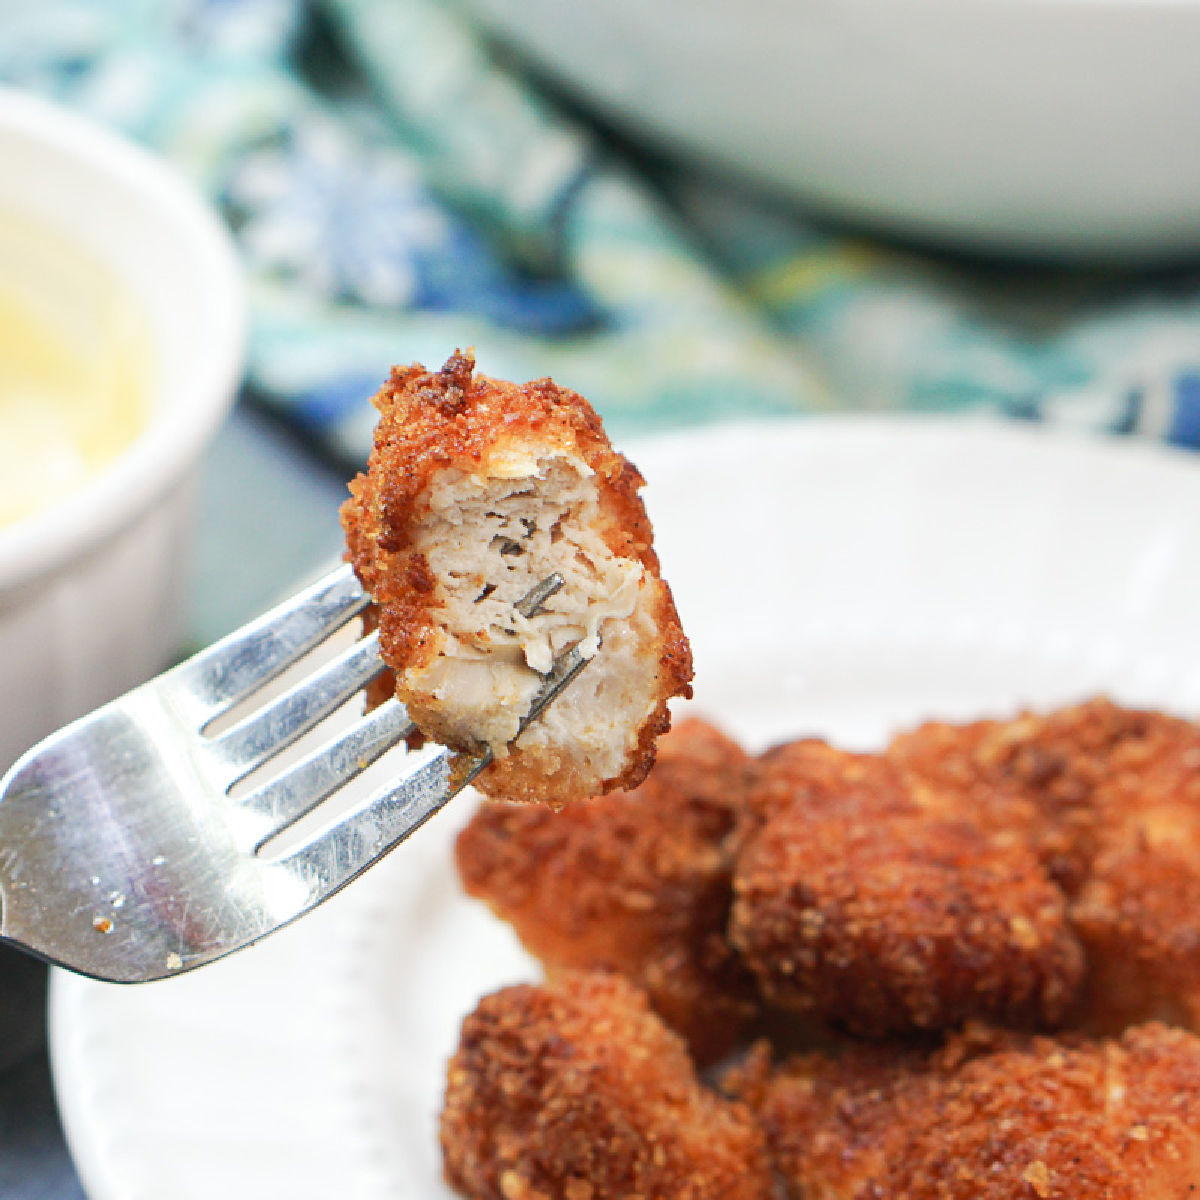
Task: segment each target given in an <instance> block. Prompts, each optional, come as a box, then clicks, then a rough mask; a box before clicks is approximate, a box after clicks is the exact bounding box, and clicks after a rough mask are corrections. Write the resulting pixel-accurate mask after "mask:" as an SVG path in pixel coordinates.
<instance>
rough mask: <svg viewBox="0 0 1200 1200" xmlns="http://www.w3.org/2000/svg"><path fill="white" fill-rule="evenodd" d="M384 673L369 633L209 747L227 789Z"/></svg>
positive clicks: (374, 632)
mask: <svg viewBox="0 0 1200 1200" xmlns="http://www.w3.org/2000/svg"><path fill="white" fill-rule="evenodd" d="M382 670H384V664H383V660H382V659H381V658H380V657H379V631H378V630H372V632H371V633H369V634H367V636H366V637H364V638H361V639H360V640H359V641H357V642H355V643H354V645H353V646H351V647H350V648H349V649H347V650H344V651H343V652H342V653H341V654H339V655H338V656H337V657H336V658H335V659H333V660H332V661H331V662H329V663H327V664H326V665H325V666H324V667H322V668H321V669H320V670H319V671H315V672H314V673H313V674H312V675H310V676H308V677H307V678H306V679H304V680H302V681H301V682H300V683H298V684H296V686H295V687H293V688H290V689H289V690H288V691H286V692H284V693H283V695H282V696H278V697H276V698H275V699H274V700H272V701H271V703H270V704H268V705H266V706H264V707H263V708H260V709H259V710H258V711H257V712H254V713H252V714H251V715H250V716H248V717H245V718H244V719H243V720H241V721H239V722H238V723H237V724H236V725H234V726H233V727H232V728H231V729H227V730H225V732H224V733H221V734H218V735H217V736H216V737H214V738H212V739H211V740H210V741H209V742H208V749H209V751H210V753H211V754H212V755H213V756H214V757H215V758H216V760H217V762H218V763H219V764H221V766H222V767H223V768H224V770H225V771H226V772H227V774H226V782H227V785H228V786H232V785H233V784H234V783H236V782H237V781H238V780H239V779H241V778H242V777H243V776H245V775H246V774H248V773H249V772H250V771H251V770H253V769H254V768H255V767H257V766H259V765H260V764H261V763H263V762H265V761H266V760H267V759H269V758H271V757H272V756H273V755H275V754H278V753H279V751H281V750H283V749H285V748H286V747H287V746H290V745H291V744H292V743H293V742H294V741H296V739H297V738H299V737H301V736H302V735H303V734H305V733H307V732H308V731H309V730H310V729H312V728H313V726H314V725H316V724H317V723H318V722H319V721H321V720H323V719H324V718H325V717H327V716H329V714H330V713H331V712H333V711H334V710H335V709H337V708H338V707H339V706H340V705H342V704H344V703H345V702H346V701H347V700H349V699H350V697H351V696H353V695H354V693H355V692H357V691H358V690H359V689H360V688H362V687H363V686H364V685H366V684H367V683H369V682H370V681H371V680H372V679H374V678H375V676H376V675H378V674H379V673H380V672H381V671H382Z"/></svg>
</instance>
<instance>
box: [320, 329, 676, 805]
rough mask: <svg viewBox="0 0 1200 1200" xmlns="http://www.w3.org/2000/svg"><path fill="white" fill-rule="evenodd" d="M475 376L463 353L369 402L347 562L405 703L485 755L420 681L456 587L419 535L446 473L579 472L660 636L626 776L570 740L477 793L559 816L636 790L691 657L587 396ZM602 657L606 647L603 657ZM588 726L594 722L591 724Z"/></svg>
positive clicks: (623, 756) (498, 773) (393, 380)
mask: <svg viewBox="0 0 1200 1200" xmlns="http://www.w3.org/2000/svg"><path fill="white" fill-rule="evenodd" d="M474 365H475V364H474V357H473V355H472V354H471V353H470V352H469V351H468V352H462V351H460V352H457V353H456V354H454V355H453V356H452V357H451V358H450V359H449V360H448V361H447V362H446V363H445V365H444V366H443V367H442V368H441V369H440V370H437V371H429V370H426V369H425V368H424V367H423V366H421V365H419V364H414V365H412V366H409V367H395V368H393V369H392V372H391V376H390V378H389V379H388V381H387V382H386V383H385V384H384V386H383V387H382V388H381V389H380V391H379V393H378V394H377V395H376V397H375V398H374V403H375V406H376V407H377V408H378V410H379V414H380V415H379V422H378V425H377V428H376V432H375V443H374V449H373V450H372V453H371V457H370V462H369V465H368V469H367V472H366V473H365V474H362V475H359V476H358V477H357V478H356V479H355V480H353V481H352V482H351V484H350V493H351V494H350V498H349V499H348V500H347V501H346V503H345V504H344V505H343V507H342V523H343V526H344V528H345V532H346V542H347V550H348V557H349V559H350V561H351V562H352V563H353V565H354V568H355V571H356V572H357V574H358V577H359V579H360V580H361V582H362V584H363V587H364V588H365V589H366V590H367V591H368V592H369V593H370V594H371V596H372V598H373V599H374V601H375V605H376V609H377V614H376V616H377V620H378V624H379V631H380V650H381V654H382V657H383V659H384V661H385V662H386V663H387V664H388V665H389V666H390V667H391V668H392V669H393V671H394V673H395V688H396V694H397V695H398V696H399V698H400V699H401V700H402V701H403V702H404V703H405V704H406V705H407V706H408V709H409V713H410V716H411V717H412V718H413V720H414V721H415V722H416V724H417V725H418V727H419V728H420V729H421V730H422V731H423V732H424V733H425V734H427V735H428V736H430V737H433V738H436V739H438V740H441V741H443V742H446V744H449V745H451V746H453V747H454V748H455V749H460V750H468V751H477V750H478V749H479V748H480V747H479V744H478V743H474V742H472V741H470V740H469V739H466V738H464V737H462V736H461V735H460V734H459V733H458V732H457V726H456V725H455V724H454V722H453V721H451V720H449V719H448V717H449V710H450V708H451V707H452V706H451V703H450V702H448V701H443V700H441V699H438V698H437V697H436V696H432V697H431V695H430V693H428V692H427V691H425V690H422V689H421V688H420V687H418V686H417V685H416V683H415V682H414V681H415V679H416V677H417V675H418V673H419V672H421V671H422V670H426V669H428V668H429V667H430V665H431V663H433V661H434V660H435V659H436V658H437V656H438V655H439V652H440V650H441V648H442V647H443V645H444V643H445V634H444V632H443V628H442V624H441V617H440V612H441V610H442V609H443V608H444V603H445V593H446V586H447V581H446V580H444V579H440V578H439V577H438V576H437V575H436V573H435V572H434V571H433V569H432V568H431V566H430V561H429V557H428V554H427V552H425V551H424V550H423V549H421V548H420V546H419V545H418V541H419V534H420V531H421V530H422V527H423V523H424V522H426V521H427V520H428V518H429V516H430V513H431V509H432V505H433V499H434V497H435V496H436V494H437V489H438V487H439V486H441V485H442V484H443V483H444V480H445V479H446V478H448V477H449V476H448V475H447V473H450V476H453V477H454V478H462V479H465V480H466V481H467V482H468V484H469V483H470V481H471V480H488V479H506V478H509V477H510V474H511V472H513V471H516V470H519V468H518V467H514V465H513V464H514V462H516V461H521V462H524V461H527V460H531V459H532V461H535V462H536V461H538V459H539V457H540V458H544V459H555V460H556V461H557V460H561V461H564V462H571V463H574V464H578V465H579V469H580V470H582V471H584V472H586V473H588V477H589V478H591V479H594V480H595V485H596V493H597V502H598V505H599V509H598V512H599V516H598V518H597V526H596V530H595V532H596V533H597V534H598V535H599V537H600V539H601V540H602V542H603V544H604V545H605V546H607V548H608V550H609V551H611V553H612V554H613V555H614V556H617V557H618V558H619V559H621V560H629V561H631V562H634V563H637V564H640V567H641V568H642V569H643V571H644V577H643V584H642V586H641V589H640V593H639V596H640V598H639V601H638V609H637V612H638V613H639V614H640V617H639V620H641V621H642V623H643V624H648V625H649V626H650V628H651V629H652V634H651V635H649V636H646V637H642V635H641V634H638V635H637V636H639V637H642V640H641V641H640V642H639V643H638V654H639V661H641V662H642V663H643V666H644V674H645V679H641V678H639V679H638V680H636V681H634V683H633V684H631V685H630V686H631V687H632V688H633V691H634V693H636V695H637V696H640V695H641V694H642V692H641V691H639V690H638V689H642V690H644V691H645V692H646V693H647V697H646V699H645V700H642V701H638V703H637V704H636V705H635V708H638V709H639V711H638V713H637V715H636V716H635V717H634V718H633V719H634V720H635V727H634V728H633V729H631V730H630V729H618V730H617V731H616V732H615V733H614V737H617V736H619V737H620V738H621V739H623V744H622V745H621V746H620V747H618V749H619V760H620V765H619V769H617V770H614V771H607V772H605V773H602V774H601V773H598V770H599V769H598V768H597V767H596V766H595V765H594V764H593V762H591V761H589V760H588V759H587V758H586V756H585V755H584V754H582V753H580V752H579V750H578V749H577V748H576V747H574V746H573V745H572V744H569V739H566V738H564V739H560V740H559V741H558V742H552V741H547V739H546V738H544V737H543V738H542V739H541V740H540V741H539V740H538V739H537V738H525V739H522V742H518V743H516V744H515V745H514V747H513V752H512V753H511V754H509V755H508V756H507V757H503V756H501V755H497V757H498V761H497V762H495V763H494V764H492V765H491V766H490V767H489V768H488V769H487V770H486V771H485V772H484V773H483V775H482V776H481V777H480V778H479V780H478V781H477V786H478V787H480V788H481V789H482V790H484V791H486V792H488V793H489V794H492V795H498V796H503V797H505V798H507V799H512V800H541V801H545V802H548V803H551V804H555V805H559V804H562V803H565V802H566V801H568V800H572V799H578V798H580V797H582V796H585V795H590V794H594V793H598V792H603V791H606V790H610V789H612V788H615V787H632V786H635V785H636V784H637V783H638V782H640V780H641V779H642V778H644V777H645V774H646V772H647V771H648V770H649V767H650V764H651V763H652V762H653V759H654V743H655V739H656V738H657V737H658V736H659V735H660V734H661V733H662V732H664V731H665V730H666V729H667V728H669V725H670V716H669V713H668V710H667V701H668V700H669V699H670V698H671V697H672V696H688V695H690V694H691V688H690V680H691V677H692V660H691V650H690V648H689V646H688V643H687V639H686V638H685V636H684V634H683V630H682V628H681V627H680V624H679V617H678V613H677V612H676V609H675V604H674V601H673V599H672V596H671V593H670V589H669V588H668V586H667V585H666V583H665V582H664V581H663V580H662V578H661V576H660V573H659V564H658V559H657V556H656V555H655V552H654V548H653V538H652V530H651V527H650V522H649V520H648V518H647V516H646V511H645V507H644V506H643V504H642V501H641V498H640V496H639V495H638V489H639V488H640V487H641V486H642V484H643V480H642V477H641V475H640V474H639V473H638V471H637V469H636V468H635V467H634V466H633V465H632V464H631V463H630V462H628V461H627V460H626V459H625V458H624V457H623V456H622V455H620V454H618V453H617V452H615V451H614V450H613V449H612V447H611V446H610V445H609V442H608V439H607V438H606V436H605V434H604V430H603V426H602V424H601V421H600V418H599V417H598V416H597V415H596V413H595V412H594V410H593V409H592V408H591V406H590V405H589V404H588V403H587V401H586V400H584V399H583V397H581V396H579V395H578V394H577V393H575V392H572V391H570V390H569V389H566V388H560V387H558V386H557V385H556V384H555V383H554V382H553V381H552V380H550V379H538V380H534V381H532V382H530V383H526V384H522V385H517V384H513V383H508V382H504V381H501V380H496V379H491V378H489V377H487V376H484V375H479V374H476V373H475V370H474ZM534 469H535V470H536V468H534ZM534 483H535V484H536V476H535V477H534ZM470 532H471V531H469V530H468V531H464V535H463V536H469V535H470ZM630 627H631V628H632V627H633V623H632V622H631V623H630ZM605 653H606V651H605V647H604V646H603V645H602V646H601V649H600V651H599V655H598V658H599V657H602V656H604V655H605ZM588 670H589V671H593V672H595V670H596V668H595V667H594V666H589V668H588ZM376 695H377V693H376ZM601 703H602V702H601V701H600V700H597V704H598V705H599V704H601ZM641 708H644V710H645V711H644V712H642V711H640V709H641ZM581 720H584V721H585V722H586V721H591V720H592V718H591V717H589V716H588V714H586V713H585V714H583V717H582V718H581Z"/></svg>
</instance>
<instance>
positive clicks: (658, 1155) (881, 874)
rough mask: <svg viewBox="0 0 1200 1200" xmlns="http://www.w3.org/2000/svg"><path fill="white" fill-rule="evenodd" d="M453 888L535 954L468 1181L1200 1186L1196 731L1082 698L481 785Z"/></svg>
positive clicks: (482, 1080)
mask: <svg viewBox="0 0 1200 1200" xmlns="http://www.w3.org/2000/svg"><path fill="white" fill-rule="evenodd" d="M457 861H458V868H459V873H460V875H461V878H462V881H463V884H464V886H465V888H466V890H467V891H468V893H470V894H471V895H473V896H476V897H479V898H481V899H483V900H485V901H486V902H487V903H488V904H489V905H490V906H491V907H492V908H493V910H494V911H495V912H496V913H497V914H498V915H499V916H500V917H502V918H503V919H505V920H506V921H508V922H510V923H511V925H512V926H513V928H514V929H515V930H516V932H517V934H518V936H519V937H520V939H521V940H522V942H523V943H524V945H525V946H526V947H527V948H528V949H529V950H530V951H531V952H532V953H533V954H534V955H535V956H536V957H537V958H539V959H540V960H541V962H542V963H543V964H544V966H545V968H546V982H545V983H542V984H536V985H535V984H530V985H521V986H516V987H509V988H505V989H504V990H502V991H499V992H497V993H495V994H494V995H491V996H488V997H486V998H484V1000H483V1001H482V1002H481V1003H480V1004H479V1006H478V1007H477V1009H476V1010H475V1011H474V1012H473V1013H472V1014H471V1015H470V1016H468V1017H467V1019H466V1020H465V1022H464V1024H463V1028H462V1035H461V1042H460V1045H459V1048H458V1051H457V1053H456V1054H455V1056H454V1058H453V1059H452V1061H451V1063H450V1066H449V1071H448V1079H447V1088H446V1097H445V1107H444V1111H443V1114H442V1123H441V1138H442V1147H443V1152H444V1163H445V1172H446V1177H447V1179H448V1181H449V1182H450V1184H451V1185H452V1186H453V1187H455V1188H456V1189H458V1190H459V1191H460V1192H461V1193H462V1194H464V1195H465V1196H468V1197H471V1198H472V1200H485V1198H486V1200H609V1198H611V1200H617V1198H621V1200H635V1198H636V1200H709V1198H711V1200H718V1198H719V1200H777V1198H781V1197H786V1198H787V1200H883V1198H887V1200H925V1198H931V1200H932V1198H934V1197H937V1198H940V1200H968V1198H970V1200H1002V1198H1003V1200H1009V1198H1013V1197H1030V1198H1032V1200H1052V1198H1053V1200H1058V1198H1062V1200H1066V1198H1068V1197H1070V1198H1071V1200H1093V1198H1098V1197H1106V1198H1110V1200H1117V1198H1125V1197H1127V1198H1130V1200H1132V1198H1135V1197H1144V1198H1150V1197H1154V1198H1159V1197H1190V1196H1200V1037H1198V1036H1196V1032H1195V1031H1200V725H1197V724H1194V723H1191V722H1188V721H1185V720H1182V719H1178V718H1174V717H1169V716H1165V715H1162V714H1158V713H1150V712H1141V711H1133V710H1129V709H1125V708H1121V707H1118V706H1116V705H1114V704H1112V703H1110V702H1108V701H1106V700H1095V701H1090V702H1088V703H1085V704H1080V705H1078V706H1074V707H1071V708H1067V709H1063V710H1060V711H1057V712H1053V713H1049V714H1044V715H1033V714H1022V715H1020V716H1018V717H1017V718H1015V719H1011V720H987V721H979V722H976V723H973V724H967V725H950V724H944V723H930V724H926V725H924V726H922V727H920V728H918V729H916V730H915V731H913V732H909V733H905V734H903V735H901V736H899V737H897V738H896V739H895V740H894V741H893V742H892V743H891V744H890V745H889V746H888V747H887V748H886V749H884V750H883V751H881V752H879V753H876V754H862V753H851V752H848V751H845V750H841V749H838V748H835V747H833V746H831V745H829V744H828V743H826V742H824V741H820V740H815V739H808V740H802V741H795V742H791V743H789V744H786V745H782V746H778V747H775V748H773V749H771V750H769V751H768V752H766V753H765V754H763V755H761V756H757V757H752V756H750V755H748V754H746V753H744V752H743V750H742V749H741V748H740V747H739V746H738V745H737V744H735V743H734V742H733V741H732V740H731V739H730V738H728V737H726V736H725V735H724V734H723V733H721V732H720V731H718V730H717V729H715V728H714V727H712V726H711V725H709V724H707V723H705V722H703V721H701V720H698V719H695V718H692V719H689V720H686V721H684V722H683V723H682V724H680V725H679V726H678V727H677V728H676V729H675V730H673V731H672V732H671V733H670V734H668V735H667V736H666V737H665V738H664V739H663V740H662V742H661V743H660V747H659V759H658V763H657V765H656V766H655V767H654V769H653V770H652V771H651V773H650V775H649V776H648V778H647V779H646V780H645V782H644V783H643V784H641V786H639V787H638V788H636V789H634V790H632V791H626V792H613V793H610V794H609V795H606V796H603V797H599V798H597V799H594V800H588V801H580V802H577V803H574V804H571V805H569V806H567V807H566V808H565V809H563V810H562V811H561V812H558V813H554V812H551V811H549V810H548V809H545V808H542V807H538V806H531V805H519V804H507V803H503V802H499V801H486V802H485V803H484V805H483V807H481V809H480V810H479V812H478V814H477V815H476V816H475V818H474V820H473V821H472V822H471V824H470V825H469V826H468V827H467V828H466V829H465V830H464V832H463V833H462V834H461V836H460V839H459V841H458V844H457Z"/></svg>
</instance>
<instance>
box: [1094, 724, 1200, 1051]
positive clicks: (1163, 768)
mask: <svg viewBox="0 0 1200 1200" xmlns="http://www.w3.org/2000/svg"><path fill="white" fill-rule="evenodd" d="M1098 790H1099V801H1098V808H1099V811H1100V813H1101V820H1100V822H1099V827H1098V835H1097V840H1098V848H1097V851H1096V854H1095V857H1094V859H1093V861H1092V863H1091V867H1090V871H1089V873H1088V878H1087V880H1086V881H1085V883H1084V884H1083V886H1082V887H1081V888H1080V890H1079V892H1078V894H1077V895H1076V896H1075V897H1074V899H1073V902H1072V905H1071V919H1072V920H1073V921H1074V923H1075V926H1076V929H1077V930H1078V932H1079V936H1080V939H1081V940H1082V942H1083V944H1084V947H1085V949H1086V951H1087V956H1088V985H1087V989H1086V995H1085V998H1084V1002H1083V1005H1082V1007H1081V1010H1080V1013H1079V1015H1078V1019H1079V1020H1080V1021H1081V1022H1082V1023H1084V1024H1085V1025H1087V1026H1088V1027H1089V1028H1091V1029H1094V1030H1097V1031H1100V1032H1113V1031H1116V1030H1119V1029H1121V1028H1122V1027H1123V1026H1125V1025H1127V1024H1130V1023H1133V1022H1137V1021H1144V1020H1148V1019H1157V1020H1165V1021H1172V1022H1176V1023H1178V1024H1181V1025H1183V1026H1185V1027H1187V1028H1189V1029H1192V1030H1196V1031H1200V728H1198V727H1197V726H1195V725H1194V724H1191V723H1187V722H1182V721H1178V720H1176V719H1173V718H1158V719H1156V720H1155V721H1153V722H1152V723H1151V725H1150V727H1149V729H1148V732H1147V736H1145V737H1144V738H1142V739H1140V740H1139V741H1138V742H1137V743H1130V744H1128V745H1126V746H1125V747H1124V748H1123V750H1122V752H1121V754H1120V755H1118V756H1114V761H1113V763H1112V770H1111V772H1110V775H1109V778H1108V779H1107V780H1106V781H1105V783H1104V785H1103V786H1102V787H1101V788H1100V789H1098Z"/></svg>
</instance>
